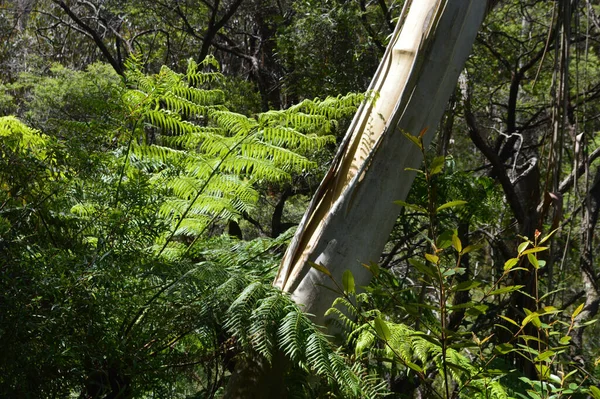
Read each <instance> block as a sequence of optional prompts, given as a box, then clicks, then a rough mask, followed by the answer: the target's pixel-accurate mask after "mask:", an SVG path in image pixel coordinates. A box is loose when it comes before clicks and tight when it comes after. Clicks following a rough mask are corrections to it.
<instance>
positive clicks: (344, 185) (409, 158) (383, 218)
mask: <svg viewBox="0 0 600 399" xmlns="http://www.w3.org/2000/svg"><path fill="white" fill-rule="evenodd" d="M487 6H488V4H487V1H482V0H452V1H444V0H414V1H407V2H406V4H405V8H404V10H403V12H402V15H401V17H400V19H399V21H398V26H397V27H396V30H395V31H394V34H393V35H392V38H391V40H390V44H389V45H388V47H387V50H386V53H385V55H384V58H383V60H382V61H381V63H380V66H379V68H378V70H377V73H376V74H375V77H374V79H373V81H372V83H371V86H370V90H371V91H372V92H373V93H374V95H375V100H373V101H367V102H365V103H364V104H363V105H362V106H361V108H360V109H359V110H358V112H357V114H356V116H355V117H354V120H353V122H352V124H351V126H350V128H349V130H348V132H347V134H346V137H345V139H344V141H343V142H342V144H341V146H340V149H339V150H338V153H337V155H336V158H335V160H334V162H333V165H332V167H331V169H330V170H329V172H328V173H327V175H326V176H325V178H324V179H323V181H322V183H321V186H320V187H319V189H318V191H317V193H316V195H315V196H314V198H313V200H312V202H311V204H310V205H309V208H308V210H307V212H306V214H305V215H304V218H303V220H302V222H301V224H300V226H299V228H298V231H297V233H296V236H295V237H294V239H293V241H292V243H291V245H290V247H289V248H288V250H287V252H286V254H285V256H284V259H283V261H282V264H281V266H280V268H279V272H278V275H277V278H276V280H275V283H274V284H275V285H276V286H277V287H280V288H281V289H282V290H283V291H286V292H290V293H291V294H292V297H293V298H294V300H295V301H296V302H297V303H299V304H301V305H303V306H304V310H305V311H306V312H308V313H311V314H314V315H315V317H316V320H315V321H316V322H317V323H325V321H326V320H325V319H324V313H325V311H326V310H327V309H328V308H329V307H330V306H331V303H332V302H333V300H334V299H335V297H336V295H337V294H336V293H335V292H332V291H331V290H329V289H327V288H325V287H331V286H332V283H331V281H330V280H329V278H328V277H327V276H326V275H325V274H323V273H321V272H319V271H317V270H316V269H314V268H312V267H311V262H314V263H318V264H321V265H323V266H325V267H326V268H327V269H328V270H329V271H330V273H331V274H332V276H333V278H334V279H336V281H341V276H342V274H343V272H344V271H345V270H346V269H350V270H351V271H352V273H353V274H354V278H355V281H356V284H357V286H359V287H360V286H365V285H367V284H368V283H369V281H370V278H371V275H370V272H369V271H368V270H367V269H366V268H364V267H363V266H362V264H363V263H369V262H371V261H377V260H378V258H379V255H380V254H381V252H382V250H383V247H384V245H385V243H386V240H387V238H388V235H389V233H390V231H391V229H392V228H393V226H394V223H395V220H396V217H397V215H398V212H399V210H400V209H399V207H398V206H397V205H395V204H394V201H395V200H404V199H405V198H406V195H407V194H408V191H409V189H410V187H411V184H412V181H413V179H414V172H411V171H407V170H406V168H418V167H419V166H420V164H421V161H422V155H421V153H420V151H419V149H418V148H417V147H416V146H415V145H414V144H412V143H411V142H410V141H409V140H408V139H407V138H406V137H405V136H404V134H403V133H404V132H406V133H409V134H412V135H419V134H420V133H421V132H425V133H424V137H423V139H424V142H425V144H426V145H427V144H428V143H429V142H430V141H431V139H432V137H433V135H434V133H435V130H436V127H437V126H438V124H439V121H440V119H441V117H442V114H443V112H444V109H445V107H446V104H447V102H448V99H449V97H450V95H451V94H452V92H453V90H454V88H455V86H456V82H457V79H458V76H459V74H460V72H461V70H462V68H463V66H464V63H465V61H466V59H467V57H468V55H469V53H470V52H471V48H472V45H473V42H474V40H475V37H476V35H477V31H478V30H479V27H480V25H481V22H482V20H483V18H484V15H485V13H486V10H487Z"/></svg>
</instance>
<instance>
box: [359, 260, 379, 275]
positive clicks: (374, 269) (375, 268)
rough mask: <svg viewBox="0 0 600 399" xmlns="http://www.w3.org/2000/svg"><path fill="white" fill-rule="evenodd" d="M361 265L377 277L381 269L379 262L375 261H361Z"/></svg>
mask: <svg viewBox="0 0 600 399" xmlns="http://www.w3.org/2000/svg"><path fill="white" fill-rule="evenodd" d="M362 265H363V266H364V267H366V268H367V270H369V271H370V272H371V273H373V276H375V277H379V274H380V272H381V269H380V267H379V264H378V263H377V262H371V263H369V264H368V265H367V264H366V263H363V264H362Z"/></svg>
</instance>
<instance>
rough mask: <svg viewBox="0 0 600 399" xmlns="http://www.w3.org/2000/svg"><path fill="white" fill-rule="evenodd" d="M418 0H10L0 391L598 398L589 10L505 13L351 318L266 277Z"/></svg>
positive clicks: (595, 67) (343, 308)
mask: <svg viewBox="0 0 600 399" xmlns="http://www.w3.org/2000/svg"><path fill="white" fill-rule="evenodd" d="M403 4H404V2H403V1H399V2H395V1H377V2H366V1H363V0H357V1H352V2H349V1H343V0H307V1H277V2H274V1H268V0H267V1H256V0H227V1H196V0H185V1H172V0H164V1H152V2H149V1H145V0H135V1H129V2H125V3H124V2H118V1H112V0H109V1H104V0H102V1H96V0H92V1H86V2H69V1H59V0H39V1H8V2H5V3H3V4H2V5H0V38H1V39H2V42H1V43H0V292H1V294H0V342H1V344H0V396H2V397H11V398H12V397H15V398H38V397H39V398H46V397H81V398H117V397H119V398H144V397H165V398H168V397H173V398H184V397H188V398H209V397H222V396H223V395H227V394H228V392H227V390H228V389H229V388H228V384H229V383H230V382H231V381H233V380H235V378H236V376H237V375H238V374H239V372H240V369H242V368H244V367H246V368H252V369H256V370H259V371H261V372H264V373H267V375H268V376H270V375H269V374H268V373H270V372H271V371H272V370H278V371H279V372H280V374H281V377H282V380H281V381H275V382H272V383H273V384H274V385H276V384H279V383H280V384H283V385H284V390H285V391H286V392H287V393H288V394H289V396H290V397H339V398H352V397H355V398H364V397H382V396H384V395H386V394H387V395H390V396H389V397H398V398H404V397H406V398H413V397H419V395H421V396H420V397H442V398H509V397H511V398H512V397H514V398H533V399H537V398H560V397H565V398H566V397H574V398H577V397H588V396H592V397H594V398H600V390H599V389H598V388H597V386H598V384H599V383H600V370H599V369H598V360H597V359H600V342H599V341H598V338H597V335H598V334H597V332H598V327H597V326H596V324H595V322H594V321H595V318H596V317H597V311H598V305H599V303H600V290H599V288H598V281H599V271H598V260H597V256H595V254H597V253H598V252H599V245H600V242H599V240H598V234H597V228H596V225H597V219H598V214H599V209H600V169H598V161H597V158H598V156H599V155H600V151H599V145H600V143H599V142H598V137H599V136H598V131H599V130H600V119H599V117H598V115H599V113H600V102H599V99H600V74H599V72H598V71H600V65H599V59H600V58H599V57H600V47H599V45H600V43H599V42H598V37H599V33H600V32H599V30H600V6H597V5H595V4H593V2H591V1H579V2H578V1H575V2H574V1H562V0H556V1H535V0H527V1H516V0H514V1H513V0H505V1H501V2H499V5H498V6H497V7H496V8H495V9H494V10H493V11H492V12H491V13H490V15H489V16H488V18H487V20H486V22H485V24H484V27H483V29H482V30H481V32H480V34H479V37H478V39H477V43H476V45H475V47H474V49H473V53H472V55H471V57H470V59H469V61H468V64H467V67H466V69H465V71H464V72H463V74H462V76H461V81H460V82H459V84H458V85H457V89H456V92H455V95H454V96H453V99H452V100H451V101H450V103H449V104H448V108H447V112H446V115H445V116H444V120H443V121H442V123H441V124H440V126H439V135H438V139H437V140H436V142H435V145H434V146H433V148H431V149H425V148H423V145H422V142H421V141H420V138H419V137H414V136H408V137H407V145H412V146H414V148H415V151H422V152H423V153H424V154H425V158H426V161H425V163H424V165H423V168H422V170H421V171H419V172H418V175H417V179H416V181H415V183H414V185H413V188H412V191H411V194H410V197H409V199H408V200H407V201H405V202H399V203H398V205H399V206H402V207H403V210H402V213H401V216H400V217H399V218H398V220H397V223H396V226H395V228H394V231H393V232H392V234H391V236H390V238H389V242H388V244H387V245H386V249H385V252H384V254H382V257H381V259H380V262H379V263H373V264H369V265H365V267H367V268H368V269H369V270H370V271H371V273H372V274H373V277H374V278H373V282H372V284H371V285H370V286H369V287H356V286H355V284H354V279H353V276H352V274H351V273H346V274H345V275H344V279H343V281H337V282H335V283H336V284H337V286H338V291H339V292H338V294H339V299H338V300H337V301H336V302H335V303H333V304H331V305H332V307H331V309H330V311H329V314H330V315H331V317H332V318H333V319H334V320H335V321H336V322H337V326H338V328H337V330H335V332H336V333H337V335H336V337H331V336H328V335H325V334H324V332H323V330H321V329H320V328H319V327H317V326H315V325H314V324H313V323H312V322H311V319H310V316H309V315H306V314H304V313H302V311H301V309H298V307H297V306H296V305H295V304H294V303H293V301H292V300H291V299H290V298H289V297H288V296H286V295H283V294H281V293H280V292H278V291H277V290H275V289H273V288H272V287H271V282H272V280H273V277H274V275H275V272H276V269H277V265H278V262H279V260H280V258H281V255H282V253H283V251H284V250H285V247H286V245H287V244H288V242H289V240H290V237H291V234H292V232H293V229H292V230H289V228H290V227H293V226H295V225H296V224H297V223H298V222H299V219H300V218H301V216H302V212H303V209H304V208H305V207H306V204H307V201H308V199H309V198H310V196H311V195H312V193H313V192H314V190H315V189H316V187H317V185H318V182H319V180H320V179H321V178H322V176H323V173H324V171H325V170H326V168H327V166H328V164H329V162H330V159H331V157H332V154H333V150H334V149H335V144H336V143H338V142H339V139H340V138H341V135H342V134H343V131H344V127H345V125H346V124H347V122H348V119H349V118H350V117H351V116H352V114H353V112H354V111H355V110H356V108H357V107H358V106H359V104H360V103H361V102H362V101H380V100H382V99H378V98H377V93H370V94H369V95H361V94H348V95H339V93H346V92H348V91H354V92H360V91H362V90H364V89H365V88H366V87H367V85H368V82H369V79H370V77H371V75H372V74H373V72H374V69H375V68H376V66H377V63H378V58H379V57H380V56H381V54H382V53H383V50H384V49H385V44H386V38H387V36H388V34H389V33H390V32H391V30H392V29H393V23H394V18H395V17H396V16H397V15H398V13H399V10H400V9H401V8H402V5H403ZM211 54H213V55H211ZM194 60H197V62H196V61H194ZM371 94H372V96H371ZM328 95H331V96H333V97H326V96H328ZM317 96H320V97H321V99H319V98H315V97H317ZM311 98H315V99H314V100H309V99H311ZM373 206H377V202H376V198H374V202H373ZM357 245H369V243H357ZM314 267H316V268H320V266H319V265H314ZM320 270H321V272H322V273H325V274H327V273H328V271H327V270H326V269H324V268H321V269H320ZM269 365H271V366H272V368H269ZM270 370H271V371H270ZM271 375H273V376H276V375H279V374H277V373H273V374H271Z"/></svg>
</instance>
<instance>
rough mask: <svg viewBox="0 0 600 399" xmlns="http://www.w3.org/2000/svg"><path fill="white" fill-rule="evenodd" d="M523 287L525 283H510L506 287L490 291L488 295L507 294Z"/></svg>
mask: <svg viewBox="0 0 600 399" xmlns="http://www.w3.org/2000/svg"><path fill="white" fill-rule="evenodd" d="M523 287H525V286H524V285H508V286H506V287H502V288H498V289H497V290H494V291H492V292H490V293H489V294H488V295H500V294H506V293H508V292H513V291H517V290H520V289H521V288H523Z"/></svg>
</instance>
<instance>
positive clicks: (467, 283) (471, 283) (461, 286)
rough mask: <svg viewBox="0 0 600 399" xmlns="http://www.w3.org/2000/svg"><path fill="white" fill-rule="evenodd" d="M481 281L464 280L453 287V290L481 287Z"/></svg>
mask: <svg viewBox="0 0 600 399" xmlns="http://www.w3.org/2000/svg"><path fill="white" fill-rule="evenodd" d="M480 285H481V281H463V282H462V283H458V284H457V285H456V286H454V287H453V288H452V290H453V291H468V290H470V289H472V288H475V287H479V286H480Z"/></svg>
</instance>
